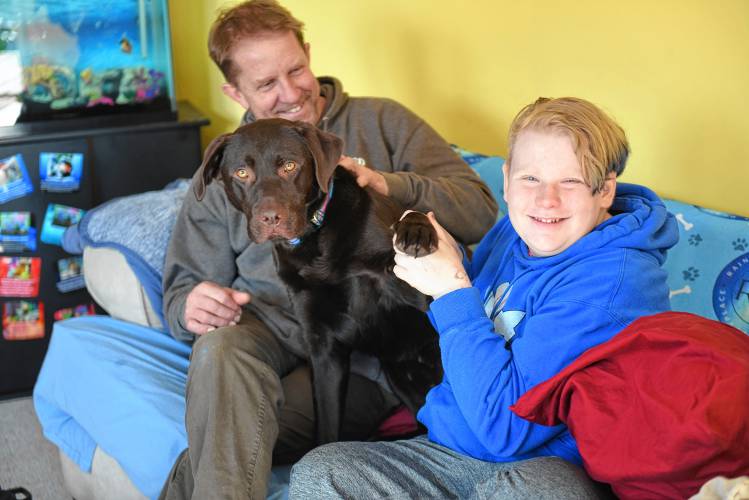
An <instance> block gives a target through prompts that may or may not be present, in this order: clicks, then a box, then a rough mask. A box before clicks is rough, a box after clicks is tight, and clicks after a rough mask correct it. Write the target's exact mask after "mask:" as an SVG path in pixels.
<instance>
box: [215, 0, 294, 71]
mask: <svg viewBox="0 0 749 500" xmlns="http://www.w3.org/2000/svg"><path fill="white" fill-rule="evenodd" d="M303 28H304V23H302V22H301V21H299V20H298V19H296V18H295V17H294V16H292V15H291V12H289V11H288V10H286V9H285V8H284V7H282V6H281V5H280V4H279V3H278V2H277V1H276V0H250V1H247V2H242V3H240V4H239V5H235V6H233V7H227V8H225V9H223V10H222V11H221V12H219V15H218V17H217V18H216V20H215V21H214V22H213V26H211V32H210V34H209V35H208V52H209V53H210V55H211V59H213V62H214V63H216V66H218V67H219V69H220V70H221V73H223V74H224V78H226V81H227V82H229V83H234V79H235V78H236V76H237V73H238V69H237V67H236V65H235V64H234V62H233V61H232V60H231V51H232V49H233V48H234V46H235V45H236V43H237V42H239V41H240V40H243V39H245V38H249V37H253V36H257V35H261V34H263V33H283V32H286V31H291V32H292V33H294V36H296V38H297V40H299V44H300V45H301V46H302V47H304V34H303V33H302V29H303Z"/></svg>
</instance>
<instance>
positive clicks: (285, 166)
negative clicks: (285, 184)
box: [281, 160, 296, 174]
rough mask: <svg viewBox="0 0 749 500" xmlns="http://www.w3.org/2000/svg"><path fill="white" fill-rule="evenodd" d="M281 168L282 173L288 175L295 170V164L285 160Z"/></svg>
mask: <svg viewBox="0 0 749 500" xmlns="http://www.w3.org/2000/svg"><path fill="white" fill-rule="evenodd" d="M281 168H283V171H284V173H287V174H288V173H290V172H293V171H294V170H296V162H295V161H292V160H287V161H285V162H284V164H283V167H281Z"/></svg>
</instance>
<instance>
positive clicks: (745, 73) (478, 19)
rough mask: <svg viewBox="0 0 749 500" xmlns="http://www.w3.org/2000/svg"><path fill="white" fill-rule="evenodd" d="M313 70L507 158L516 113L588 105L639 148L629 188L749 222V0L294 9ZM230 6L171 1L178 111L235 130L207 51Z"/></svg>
mask: <svg viewBox="0 0 749 500" xmlns="http://www.w3.org/2000/svg"><path fill="white" fill-rule="evenodd" d="M282 3H283V4H284V5H285V6H287V7H288V8H289V9H290V10H291V11H292V13H294V14H295V15H296V16H297V17H298V18H300V19H302V20H303V21H305V23H306V25H307V28H306V34H307V39H308V41H310V42H311V44H312V67H313V71H314V72H315V73H316V74H318V75H322V74H333V75H335V76H337V77H339V78H340V79H341V80H343V82H344V87H345V88H346V89H347V90H348V92H349V93H350V94H352V95H376V96H387V97H392V98H394V99H396V100H398V101H400V102H402V103H403V104H405V105H407V106H408V107H410V108H411V109H412V110H414V111H415V112H417V113H418V114H419V115H421V116H422V117H424V118H425V119H426V120H427V121H429V122H430V123H431V124H432V125H433V126H434V127H435V128H436V129H437V130H438V131H439V132H440V133H441V134H442V135H443V136H444V137H445V138H446V139H447V140H448V141H450V142H453V143H457V144H460V145H461V146H463V147H466V148H468V149H472V150H475V151H479V152H483V153H490V154H500V155H505V154H506V152H507V140H506V135H507V128H508V126H509V123H510V121H511V120H512V118H513V116H514V115H515V113H516V112H517V111H518V110H519V109H520V108H521V107H522V106H523V105H524V104H526V103H528V102H530V101H532V100H533V99H535V98H536V97H538V96H540V95H543V96H557V97H558V96H564V95H574V96H579V97H584V98H587V99H589V100H591V101H593V102H595V103H597V104H599V105H600V106H602V107H603V108H604V109H606V110H607V111H608V112H609V113H611V114H612V115H613V116H614V117H615V119H616V120H617V121H618V122H619V123H620V124H621V125H622V126H623V127H624V129H625V130H626V131H627V134H628V136H629V140H630V144H631V147H632V151H633V153H632V156H631V159H630V162H629V165H628V167H627V170H626V171H625V173H624V175H623V176H622V180H623V181H625V182H637V183H643V184H647V185H649V186H650V187H652V188H654V189H655V190H656V191H658V192H659V193H660V194H661V195H663V196H665V197H669V198H675V199H679V200H683V201H688V202H691V203H696V204H699V205H702V206H705V207H709V208H713V209H717V210H725V211H730V212H734V213H738V214H741V215H744V216H749V203H747V202H746V201H745V200H746V199H747V194H746V193H747V191H749V168H748V166H749V0H715V1H709V0H630V1H621V0H566V1H557V0H535V1H533V0H524V1H520V2H518V1H517V0H472V1H470V2H465V3H462V2H455V1H454V0H314V1H313V0H285V1H284V0H282ZM223 5H226V2H224V1H222V0H170V8H171V18H172V38H173V48H174V62H175V72H176V87H177V94H178V97H180V98H183V99H188V100H190V101H191V102H192V103H193V104H194V105H196V106H197V107H198V108H199V109H201V110H202V111H203V112H204V113H206V114H207V115H208V116H209V117H210V118H211V120H212V121H213V125H212V126H211V127H209V128H208V129H207V130H206V132H205V134H204V141H207V140H210V138H211V137H213V136H214V135H216V134H218V133H221V132H225V131H228V130H231V129H233V128H234V126H236V124H237V123H238V119H239V117H240V115H241V110H240V109H239V108H238V106H237V105H236V104H234V103H233V102H230V101H229V100H228V98H226V97H225V96H224V95H223V94H222V93H221V91H220V84H221V83H222V78H221V76H220V73H219V72H218V71H217V70H216V69H214V67H213V66H212V64H211V63H210V60H209V59H208V56H207V50H206V36H207V32H208V28H209V26H210V23H211V21H212V20H213V18H214V17H215V14H216V10H217V9H218V8H219V7H221V6H223Z"/></svg>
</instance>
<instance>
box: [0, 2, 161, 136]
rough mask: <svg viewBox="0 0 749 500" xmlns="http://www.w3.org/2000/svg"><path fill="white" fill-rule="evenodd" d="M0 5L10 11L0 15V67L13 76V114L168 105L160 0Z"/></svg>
mask: <svg viewBox="0 0 749 500" xmlns="http://www.w3.org/2000/svg"><path fill="white" fill-rule="evenodd" d="M0 5H2V6H3V8H2V10H3V13H5V12H6V11H7V12H11V15H9V16H6V15H3V16H0V44H2V45H0V73H2V74H4V75H17V76H15V77H13V76H11V78H18V80H19V85H18V86H19V87H20V88H21V91H20V92H18V100H19V101H20V102H21V104H22V106H21V115H22V116H20V117H19V118H18V121H33V120H46V119H50V118H54V117H55V115H56V114H64V115H65V116H72V115H75V114H79V115H81V116H92V115H96V114H99V113H101V114H106V113H111V112H119V111H126V112H127V111H132V110H133V109H137V110H138V111H140V110H149V109H161V110H174V109H175V102H174V91H173V75H172V65H171V49H170V41H169V29H168V13H167V10H166V0H0ZM131 34H132V36H131ZM6 55H12V56H13V57H5V56H6ZM13 60H15V61H16V62H15V64H16V65H17V66H18V67H15V68H11V67H9V65H10V64H13V63H12V61H13ZM9 61H11V62H9ZM6 66H8V67H6ZM0 91H2V89H0ZM0 93H2V92H0ZM6 95H7V93H6ZM1 107H2V104H0V108H1ZM0 112H2V109H0ZM1 125H3V124H2V123H0V126H1Z"/></svg>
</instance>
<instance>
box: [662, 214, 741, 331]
mask: <svg viewBox="0 0 749 500" xmlns="http://www.w3.org/2000/svg"><path fill="white" fill-rule="evenodd" d="M665 203H666V207H667V208H668V210H669V212H671V213H672V214H674V216H675V217H676V220H677V221H678V222H679V243H677V244H676V246H674V247H673V248H672V249H671V250H670V251H669V253H668V257H667V259H666V264H665V268H666V271H667V272H668V284H669V288H670V289H671V307H672V308H673V310H674V311H683V312H691V313H694V314H698V315H700V316H704V317H706V318H710V319H715V320H718V321H721V322H723V323H727V324H729V325H731V326H733V327H736V328H738V329H739V330H742V331H743V332H744V333H749V219H747V218H746V217H740V216H738V215H731V214H727V213H724V212H716V211H714V210H707V209H705V208H701V207H698V206H695V205H689V204H686V203H681V202H678V201H673V200H666V201H665Z"/></svg>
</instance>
